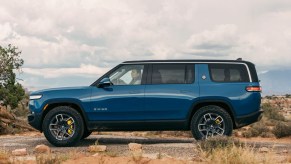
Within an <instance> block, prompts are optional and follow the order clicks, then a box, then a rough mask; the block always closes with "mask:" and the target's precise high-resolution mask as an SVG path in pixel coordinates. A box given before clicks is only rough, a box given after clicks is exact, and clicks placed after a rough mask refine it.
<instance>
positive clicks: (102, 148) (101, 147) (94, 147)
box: [88, 145, 107, 152]
mask: <svg viewBox="0 0 291 164" xmlns="http://www.w3.org/2000/svg"><path fill="white" fill-rule="evenodd" d="M106 149H107V147H106V146H105V145H92V146H89V147H88V151H89V152H104V151H106Z"/></svg>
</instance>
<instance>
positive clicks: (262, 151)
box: [259, 147, 269, 153]
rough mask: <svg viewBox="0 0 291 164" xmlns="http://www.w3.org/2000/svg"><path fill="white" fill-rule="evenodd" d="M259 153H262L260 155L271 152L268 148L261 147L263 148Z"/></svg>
mask: <svg viewBox="0 0 291 164" xmlns="http://www.w3.org/2000/svg"><path fill="white" fill-rule="evenodd" d="M259 152H260V153H267V152H269V149H268V148H267V147H261V148H260V149H259Z"/></svg>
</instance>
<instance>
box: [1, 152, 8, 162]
mask: <svg viewBox="0 0 291 164" xmlns="http://www.w3.org/2000/svg"><path fill="white" fill-rule="evenodd" d="M1 163H9V154H8V152H7V151H5V150H2V149H0V164H1Z"/></svg>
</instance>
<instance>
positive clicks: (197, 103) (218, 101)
mask: <svg viewBox="0 0 291 164" xmlns="http://www.w3.org/2000/svg"><path fill="white" fill-rule="evenodd" d="M197 99H200V98H197ZM204 103H206V104H207V103H209V104H208V105H211V103H223V104H225V105H227V106H228V108H229V110H230V112H231V113H230V115H231V118H234V117H235V116H236V113H235V111H234V110H233V107H232V106H231V104H230V103H228V102H227V101H223V100H211V99H208V100H197V101H195V102H194V103H193V104H192V105H191V107H190V108H189V110H188V114H187V121H188V125H190V122H191V119H192V115H193V114H194V113H195V112H196V111H197V110H198V109H195V108H196V107H197V106H198V105H200V104H204ZM195 110H196V111H195ZM227 112H228V111H227Z"/></svg>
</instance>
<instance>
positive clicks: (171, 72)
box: [152, 64, 194, 84]
mask: <svg viewBox="0 0 291 164" xmlns="http://www.w3.org/2000/svg"><path fill="white" fill-rule="evenodd" d="M186 67H187V69H186ZM193 69H194V65H191V66H190V65H189V68H188V66H186V65H184V64H154V65H153V71H152V84H185V83H192V82H193V80H194V71H193Z"/></svg>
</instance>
